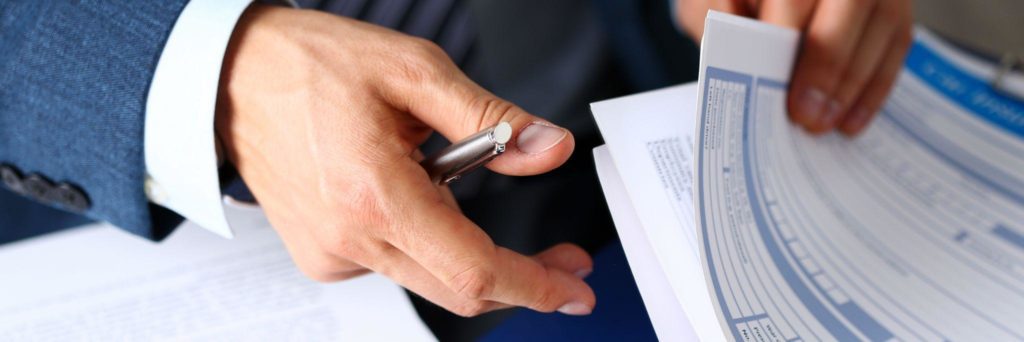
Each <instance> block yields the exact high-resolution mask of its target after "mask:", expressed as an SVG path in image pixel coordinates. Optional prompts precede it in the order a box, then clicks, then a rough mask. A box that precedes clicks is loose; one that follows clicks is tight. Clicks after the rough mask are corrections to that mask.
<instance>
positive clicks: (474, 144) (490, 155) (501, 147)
mask: <svg viewBox="0 0 1024 342" xmlns="http://www.w3.org/2000/svg"><path fill="white" fill-rule="evenodd" d="M493 132H494V129H493V128H491V129H486V130H483V131H480V132H478V133H476V134H474V135H471V136H469V137H468V138H466V139H463V140H462V141H459V142H458V143H455V144H453V145H451V146H448V147H445V148H444V149H442V150H441V151H439V152H437V153H436V154H434V155H432V156H431V157H430V158H427V159H425V160H423V162H421V163H420V165H422V166H423V168H424V169H426V170H427V174H428V175H430V180H431V181H433V182H434V183H437V184H447V183H448V182H451V181H453V180H455V179H458V178H459V176H461V175H462V174H464V173H466V172H469V171H471V170H473V169H475V168H478V167H480V166H482V165H484V164H486V163H487V162H489V161H491V160H492V159H494V158H495V157H497V156H498V155H499V154H501V153H502V152H504V151H505V144H504V143H499V142H497V141H495V140H494V134H493Z"/></svg>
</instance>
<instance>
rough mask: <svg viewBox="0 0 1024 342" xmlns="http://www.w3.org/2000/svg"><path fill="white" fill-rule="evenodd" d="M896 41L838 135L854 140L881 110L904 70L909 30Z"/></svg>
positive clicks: (900, 32) (841, 125)
mask: <svg viewBox="0 0 1024 342" xmlns="http://www.w3.org/2000/svg"><path fill="white" fill-rule="evenodd" d="M895 36H896V38H895V39H894V40H893V41H892V42H891V45H890V47H889V48H888V52H887V54H886V55H885V58H884V59H883V60H882V62H881V67H880V68H879V70H878V71H877V72H876V73H875V75H874V78H873V79H872V80H871V81H870V83H868V84H867V86H866V87H865V88H864V92H863V94H861V96H860V99H858V100H857V102H856V103H855V104H854V105H853V106H852V109H851V110H850V114H849V115H847V116H846V117H845V118H844V119H843V122H842V123H840V125H839V131H840V132H842V133H843V134H846V135H847V136H855V135H857V134H860V133H861V132H862V131H864V128H865V127H867V125H868V123H869V122H871V119H872V118H873V117H874V116H875V115H877V113H878V111H879V110H881V108H882V105H883V104H884V103H885V99H886V98H887V97H888V95H889V92H890V91H891V90H892V87H893V85H894V84H895V83H896V79H897V77H898V76H899V72H900V70H902V69H903V60H904V58H906V56H907V51H909V49H910V44H911V40H912V36H911V28H910V26H909V25H907V26H905V27H903V28H901V29H899V30H898V31H897V33H896V35H895Z"/></svg>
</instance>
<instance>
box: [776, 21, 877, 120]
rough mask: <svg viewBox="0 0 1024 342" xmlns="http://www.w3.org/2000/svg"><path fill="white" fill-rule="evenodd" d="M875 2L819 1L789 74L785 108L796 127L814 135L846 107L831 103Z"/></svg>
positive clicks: (841, 104)
mask: <svg viewBox="0 0 1024 342" xmlns="http://www.w3.org/2000/svg"><path fill="white" fill-rule="evenodd" d="M875 6H876V2H875V1H822V2H820V3H818V4H817V6H816V8H815V10H814V14H813V17H812V18H811V21H810V22H809V24H808V25H809V26H808V28H807V30H806V31H805V36H804V40H803V44H802V46H801V48H800V54H799V57H798V59H797V62H796V65H795V68H794V70H793V77H792V80H791V84H790V91H789V95H788V96H789V98H788V108H789V114H790V118H791V119H793V121H795V122H796V123H798V124H800V125H802V126H804V127H805V128H808V129H811V130H812V131H815V132H818V131H820V128H821V127H823V126H824V125H823V123H828V122H835V121H836V120H837V118H838V117H839V116H840V115H842V114H844V113H845V110H846V106H847V105H848V104H843V103H840V102H839V101H838V100H836V99H835V91H836V89H837V87H838V85H839V83H840V81H841V77H842V75H843V73H844V72H845V70H846V68H847V66H848V65H849V64H850V60H851V59H852V58H853V54H854V48H855V47H856V46H857V43H858V42H859V41H860V37H861V35H862V34H863V32H864V27H865V25H866V24H867V20H868V16H869V14H871V13H872V11H873V10H874V7H875Z"/></svg>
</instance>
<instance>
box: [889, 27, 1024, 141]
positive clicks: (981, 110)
mask: <svg viewBox="0 0 1024 342" xmlns="http://www.w3.org/2000/svg"><path fill="white" fill-rule="evenodd" d="M906 67H907V70H910V71H911V72H913V73H914V74H915V75H917V77H920V78H921V79H923V80H924V81H925V82H927V83H928V84H929V85H931V86H932V87H933V88H934V89H935V90H937V91H939V92H940V93H942V94H943V95H945V96H946V97H947V98H949V99H951V100H953V101H954V102H956V103H957V104H959V105H960V106H963V107H964V108H966V109H967V110H968V111H970V112H972V113H976V114H977V115H978V117H981V118H982V119H985V120H986V121H988V122H990V123H992V124H993V125H995V126H997V127H1000V128H1002V129H1005V130H1006V131H1008V132H1011V133H1013V134H1015V135H1017V136H1018V137H1020V138H1024V103H1020V102H1017V101H1014V100H1013V99H1011V98H1009V97H1006V96H1005V95H1003V94H1000V93H998V92H996V91H995V90H994V89H992V87H991V85H990V84H989V83H988V82H986V81H984V80H982V79H979V78H977V77H975V76H973V75H971V74H968V73H966V72H964V71H963V70H960V69H959V68H957V67H956V66H955V65H953V64H952V63H950V62H949V61H947V60H945V59H944V58H942V57H941V56H939V55H938V54H937V53H936V52H935V51H933V50H932V49H929V48H928V47H927V46H925V45H924V44H922V43H921V42H916V43H914V45H913V46H912V47H911V49H910V52H909V54H908V55H907V61H906Z"/></svg>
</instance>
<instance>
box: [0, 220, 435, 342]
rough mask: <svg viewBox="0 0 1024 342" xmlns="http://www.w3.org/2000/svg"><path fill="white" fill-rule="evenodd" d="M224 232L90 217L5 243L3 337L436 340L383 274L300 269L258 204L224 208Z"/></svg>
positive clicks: (1, 254)
mask: <svg viewBox="0 0 1024 342" xmlns="http://www.w3.org/2000/svg"><path fill="white" fill-rule="evenodd" d="M227 215H229V217H230V218H231V221H232V222H235V223H236V224H235V225H234V226H233V227H235V228H238V229H237V230H236V233H237V234H236V236H235V239H234V240H227V239H224V238H221V237H219V236H216V235H213V234H211V233H210V232H208V231H206V230H203V229H202V228H199V227H197V226H195V225H194V224H185V225H183V226H182V227H179V228H178V229H177V230H176V231H175V232H174V233H173V234H172V235H171V236H170V237H169V238H168V239H167V240H166V241H164V242H162V243H160V244H154V243H152V242H149V241H144V240H141V239H139V238H137V237H133V236H129V235H128V234H125V233H124V232H121V231H119V230H117V229H115V228H113V227H110V226H108V225H93V226H89V227H85V228H77V229H73V230H70V231H66V232H61V233H56V234H51V235H47V236H43V237H39V238H35V239H30V240H27V241H23V242H18V243H14V244H11V245H4V246H3V247H2V248H0V274H3V275H2V278H0V279H2V281H0V339H3V340H14V341H26V340H31V341H80V340H92V341H123V340H127V341H149V340H192V341H224V340H237V341H250V340H271V341H284V340H290V341H339V340H341V341H344V340H355V341H371V340H378V341H432V340H435V339H434V337H433V336H432V335H431V334H430V332H429V330H428V329H427V328H426V326H425V325H424V324H423V323H422V322H421V321H420V320H419V317H417V315H416V312H415V310H414V309H413V307H412V304H411V302H410V301H409V299H408V298H407V296H406V295H405V293H404V292H403V291H402V290H401V288H399V287H398V286H397V285H395V284H393V283H391V282H390V281H388V280H387V279H386V278H384V277H382V276H379V275H368V276H363V277H359V278H356V279H352V280H347V281H344V282H340V283H334V284H320V283H316V282H314V281H312V280H309V279H307V278H306V277H305V276H303V275H302V274H300V272H299V271H298V269H297V268H296V267H295V265H294V264H293V263H292V261H291V259H290V257H289V255H288V253H287V251H286V250H285V248H284V246H283V245H282V244H281V242H280V240H279V239H278V237H277V235H276V234H275V232H274V230H273V229H272V228H271V227H270V225H269V224H268V223H267V221H266V220H265V218H264V217H263V215H262V212H260V211H258V210H254V209H246V208H228V209H227Z"/></svg>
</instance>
